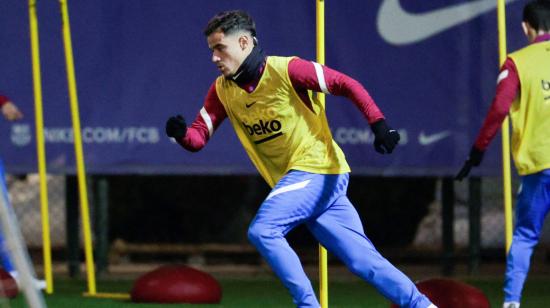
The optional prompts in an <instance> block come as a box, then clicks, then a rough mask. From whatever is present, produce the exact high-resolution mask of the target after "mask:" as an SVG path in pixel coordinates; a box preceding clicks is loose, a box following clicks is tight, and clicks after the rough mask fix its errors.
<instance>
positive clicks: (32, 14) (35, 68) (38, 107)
mask: <svg viewBox="0 0 550 308" xmlns="http://www.w3.org/2000/svg"><path fill="white" fill-rule="evenodd" d="M29 28H30V32H31V33H30V34H31V55H32V77H33V84H34V110H35V125H36V151H37V155H38V175H39V177H40V215H41V217H42V241H43V243H42V252H43V254H44V276H45V278H46V293H48V294H52V293H53V279H52V255H51V251H52V250H51V244H50V220H49V217H50V215H49V210H48V179H47V178H46V146H45V142H44V117H43V112H42V109H43V108H42V77H41V74H40V45H39V40H38V18H37V17H36V0H29Z"/></svg>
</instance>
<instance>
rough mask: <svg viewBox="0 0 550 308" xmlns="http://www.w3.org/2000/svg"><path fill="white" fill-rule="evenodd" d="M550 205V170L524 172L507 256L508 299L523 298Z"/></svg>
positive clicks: (506, 280) (516, 299)
mask: <svg viewBox="0 0 550 308" xmlns="http://www.w3.org/2000/svg"><path fill="white" fill-rule="evenodd" d="M549 209H550V170H546V171H543V172H540V173H537V174H532V175H527V176H524V177H523V178H522V181H521V190H520V192H519V194H518V199H517V205H516V227H515V229H514V236H513V238H512V245H511V247H510V251H509V252H508V256H507V260H506V263H507V264H506V274H505V281H504V301H505V302H517V303H519V302H520V299H521V291H522V289H523V284H524V283H525V279H526V278H527V273H528V271H529V266H530V262H531V255H532V253H533V249H534V247H535V245H536V244H537V243H538V241H539V238H540V231H541V229H542V226H543V224H544V218H545V217H546V215H547V214H548V210H549Z"/></svg>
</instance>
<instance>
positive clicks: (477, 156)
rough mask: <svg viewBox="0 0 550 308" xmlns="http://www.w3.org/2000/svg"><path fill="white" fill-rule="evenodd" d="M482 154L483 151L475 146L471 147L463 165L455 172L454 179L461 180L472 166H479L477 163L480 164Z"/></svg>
mask: <svg viewBox="0 0 550 308" xmlns="http://www.w3.org/2000/svg"><path fill="white" fill-rule="evenodd" d="M484 154H485V152H484V151H481V150H478V149H477V148H476V147H472V149H471V150H470V155H469V156H468V159H466V161H465V162H464V165H463V166H462V168H461V169H460V171H458V173H457V174H456V176H455V180H457V181H462V180H463V179H464V178H465V177H467V176H468V174H470V170H472V167H477V166H479V164H481V161H482V160H483V155H484Z"/></svg>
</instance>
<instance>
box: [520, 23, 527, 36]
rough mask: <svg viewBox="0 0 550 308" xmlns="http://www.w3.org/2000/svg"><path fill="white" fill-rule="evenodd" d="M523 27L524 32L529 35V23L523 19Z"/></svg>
mask: <svg viewBox="0 0 550 308" xmlns="http://www.w3.org/2000/svg"><path fill="white" fill-rule="evenodd" d="M521 28H522V29H523V33H525V36H529V24H528V23H526V22H525V21H523V22H522V23H521Z"/></svg>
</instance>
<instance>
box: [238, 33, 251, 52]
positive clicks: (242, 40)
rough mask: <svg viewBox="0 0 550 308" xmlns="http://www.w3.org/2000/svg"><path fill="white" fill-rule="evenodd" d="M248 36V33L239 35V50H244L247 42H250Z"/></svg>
mask: <svg viewBox="0 0 550 308" xmlns="http://www.w3.org/2000/svg"><path fill="white" fill-rule="evenodd" d="M251 43H252V42H251V40H250V37H248V35H246V34H243V35H241V36H240V37H239V46H240V47H241V50H245V49H246V48H247V47H248V45H249V44H251Z"/></svg>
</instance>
